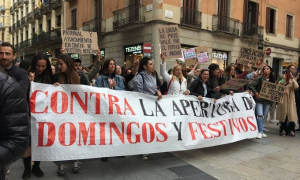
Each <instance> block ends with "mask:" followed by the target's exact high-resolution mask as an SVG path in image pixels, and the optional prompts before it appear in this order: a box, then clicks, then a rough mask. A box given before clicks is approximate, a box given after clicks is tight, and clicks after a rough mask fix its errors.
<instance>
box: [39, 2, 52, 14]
mask: <svg viewBox="0 0 300 180" xmlns="http://www.w3.org/2000/svg"><path fill="white" fill-rule="evenodd" d="M51 11H52V10H51V9H50V5H49V3H46V4H45V3H43V4H42V7H41V13H42V14H43V15H45V14H47V13H50V12H51Z"/></svg>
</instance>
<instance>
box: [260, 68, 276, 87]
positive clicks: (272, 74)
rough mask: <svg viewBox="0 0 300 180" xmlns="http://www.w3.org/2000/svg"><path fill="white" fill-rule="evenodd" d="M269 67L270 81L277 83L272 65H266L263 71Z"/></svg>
mask: <svg viewBox="0 0 300 180" xmlns="http://www.w3.org/2000/svg"><path fill="white" fill-rule="evenodd" d="M266 67H268V68H269V69H270V75H269V82H272V83H275V81H276V80H275V75H274V72H273V68H272V67H271V66H264V67H263V69H262V71H263V72H264V70H265V68H266Z"/></svg>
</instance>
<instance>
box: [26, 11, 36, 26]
mask: <svg viewBox="0 0 300 180" xmlns="http://www.w3.org/2000/svg"><path fill="white" fill-rule="evenodd" d="M33 21H34V14H33V12H32V11H31V12H30V13H28V14H27V22H26V24H27V23H30V22H33Z"/></svg>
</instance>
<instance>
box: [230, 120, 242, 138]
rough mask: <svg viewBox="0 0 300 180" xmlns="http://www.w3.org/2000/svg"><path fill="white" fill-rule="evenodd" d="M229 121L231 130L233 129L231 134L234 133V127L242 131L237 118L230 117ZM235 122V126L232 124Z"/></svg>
mask: <svg viewBox="0 0 300 180" xmlns="http://www.w3.org/2000/svg"><path fill="white" fill-rule="evenodd" d="M228 121H229V125H230V130H231V134H232V135H234V132H233V131H234V130H233V127H234V128H235V129H236V130H238V132H241V130H240V126H239V125H238V124H237V118H232V119H228ZM232 124H233V126H232Z"/></svg>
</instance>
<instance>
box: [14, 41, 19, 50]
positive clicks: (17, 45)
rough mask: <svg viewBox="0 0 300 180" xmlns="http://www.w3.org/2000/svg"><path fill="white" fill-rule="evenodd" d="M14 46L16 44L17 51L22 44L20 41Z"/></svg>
mask: <svg viewBox="0 0 300 180" xmlns="http://www.w3.org/2000/svg"><path fill="white" fill-rule="evenodd" d="M14 46H15V49H16V51H18V50H19V47H20V44H19V43H18V44H15V45H14Z"/></svg>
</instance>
